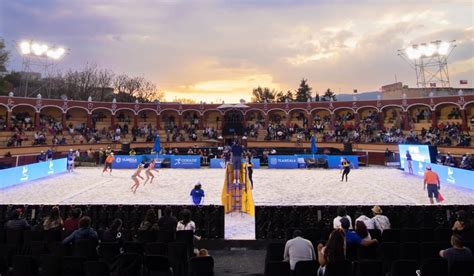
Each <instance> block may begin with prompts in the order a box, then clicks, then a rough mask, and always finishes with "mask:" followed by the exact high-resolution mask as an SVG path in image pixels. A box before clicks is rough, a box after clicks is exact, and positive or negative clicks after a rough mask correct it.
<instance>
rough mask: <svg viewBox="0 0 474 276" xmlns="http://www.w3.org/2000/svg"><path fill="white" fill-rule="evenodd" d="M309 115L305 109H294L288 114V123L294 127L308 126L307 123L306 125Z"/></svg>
mask: <svg viewBox="0 0 474 276" xmlns="http://www.w3.org/2000/svg"><path fill="white" fill-rule="evenodd" d="M307 114H308V112H307V111H306V110H305V109H303V108H293V109H291V110H290V111H289V112H288V121H289V123H290V125H292V126H293V125H295V124H296V125H298V126H299V127H303V126H304V125H306V126H307V123H306V124H304V122H305V121H306V116H307Z"/></svg>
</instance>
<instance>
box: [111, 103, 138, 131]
mask: <svg viewBox="0 0 474 276" xmlns="http://www.w3.org/2000/svg"><path fill="white" fill-rule="evenodd" d="M135 114H136V113H135V110H133V109H130V108H119V109H117V110H116V111H115V113H114V114H113V115H112V116H114V117H115V124H117V125H119V126H121V127H124V126H125V125H127V128H128V129H130V130H131V129H132V127H133V126H134V120H135Z"/></svg>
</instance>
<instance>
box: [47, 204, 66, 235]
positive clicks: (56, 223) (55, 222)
mask: <svg viewBox="0 0 474 276" xmlns="http://www.w3.org/2000/svg"><path fill="white" fill-rule="evenodd" d="M63 224H64V223H63V219H62V218H61V214H60V213H59V208H58V207H57V206H54V207H53V208H52V209H51V212H50V214H49V217H47V218H46V219H45V220H44V222H43V230H62V229H63Z"/></svg>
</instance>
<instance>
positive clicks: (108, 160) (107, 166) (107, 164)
mask: <svg viewBox="0 0 474 276" xmlns="http://www.w3.org/2000/svg"><path fill="white" fill-rule="evenodd" d="M114 160H115V157H114V153H113V152H111V153H110V154H109V156H107V158H106V159H105V166H104V170H103V171H102V175H104V172H106V171H107V169H110V175H112V162H114Z"/></svg>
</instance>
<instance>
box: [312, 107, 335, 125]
mask: <svg viewBox="0 0 474 276" xmlns="http://www.w3.org/2000/svg"><path fill="white" fill-rule="evenodd" d="M311 118H313V125H314V126H315V125H319V124H321V123H324V122H326V123H329V122H331V110H329V109H327V108H314V109H312V110H311Z"/></svg>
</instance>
